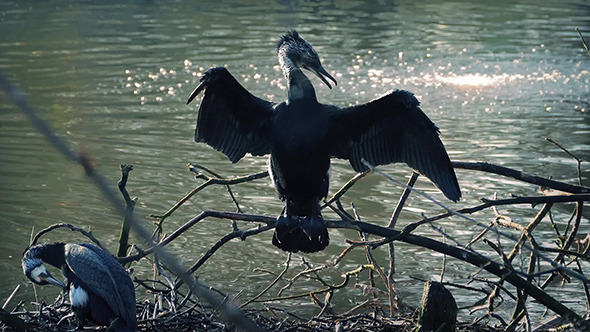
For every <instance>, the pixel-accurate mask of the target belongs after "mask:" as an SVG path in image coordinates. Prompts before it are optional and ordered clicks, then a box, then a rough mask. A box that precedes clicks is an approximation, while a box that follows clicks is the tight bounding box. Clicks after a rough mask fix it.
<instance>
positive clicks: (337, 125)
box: [188, 31, 461, 252]
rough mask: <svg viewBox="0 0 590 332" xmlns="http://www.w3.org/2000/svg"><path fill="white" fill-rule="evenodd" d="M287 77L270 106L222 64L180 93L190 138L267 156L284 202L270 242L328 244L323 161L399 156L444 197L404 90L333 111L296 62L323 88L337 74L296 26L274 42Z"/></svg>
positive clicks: (238, 153)
mask: <svg viewBox="0 0 590 332" xmlns="http://www.w3.org/2000/svg"><path fill="white" fill-rule="evenodd" d="M277 54H278V57H279V64H280V66H281V69H282V71H283V74H284V75H285V78H286V79H287V81H288V99H287V101H286V102H283V103H279V104H275V103H272V102H269V101H266V100H263V99H260V98H258V97H255V96H254V95H252V94H251V93H250V92H248V91H247V90H246V89H245V88H244V87H243V86H242V85H240V83H239V82H238V81H236V79H235V78H234V77H233V76H232V75H231V74H230V73H229V71H227V69H225V68H220V67H218V68H211V69H209V70H208V71H207V72H205V73H204V75H203V77H202V78H201V82H200V84H199V85H198V86H197V88H196V89H195V90H194V91H193V92H192V94H191V95H190V97H189V100H188V103H190V102H191V101H192V100H193V99H194V98H195V97H196V96H197V95H198V94H199V93H200V92H201V91H204V97H203V100H202V101H201V105H200V107H199V115H198V119H197V128H196V132H195V140H196V141H197V142H204V143H207V144H209V145H210V146H212V147H213V148H214V149H216V150H218V151H221V152H223V153H224V154H225V155H226V156H227V157H228V158H229V159H230V160H231V161H232V162H237V161H238V160H240V159H241V158H242V157H243V156H244V155H245V154H246V153H250V154H252V155H254V156H262V155H266V154H270V165H269V166H270V167H269V171H270V175H271V178H272V179H273V183H274V185H275V187H276V189H277V192H278V193H279V197H280V198H281V199H283V200H284V201H285V213H284V214H283V215H282V216H280V217H279V218H278V219H277V224H276V229H275V235H274V237H273V244H275V245H276V246H278V247H279V248H281V249H283V250H287V251H291V252H297V251H303V252H315V251H319V250H322V249H324V248H325V247H326V246H327V245H328V243H329V237H328V232H327V229H326V227H325V225H324V223H323V219H322V217H321V213H320V211H319V202H320V200H321V199H323V198H325V197H326V195H327V193H328V183H329V174H328V173H329V168H330V158H331V157H335V158H341V159H347V160H349V161H350V164H351V165H352V167H353V169H354V170H356V171H359V172H360V171H364V170H366V169H367V167H366V166H365V165H364V164H363V163H362V162H361V161H362V160H363V159H364V160H366V161H367V162H369V163H370V164H372V165H384V164H389V163H395V162H405V163H406V164H408V165H409V166H410V167H412V168H413V169H415V170H417V171H419V172H420V173H421V174H423V175H425V176H426V177H428V178H429V179H431V180H432V181H433V182H434V183H435V184H436V185H437V186H438V187H439V188H440V189H441V190H442V192H443V193H444V194H445V196H447V197H448V198H449V199H451V200H453V201H457V200H458V199H459V198H460V197H461V192H460V189H459V184H458V182H457V178H456V176H455V172H454V170H453V168H452V166H451V162H450V159H449V157H448V155H447V152H446V150H445V148H444V146H443V144H442V142H441V140H440V138H439V136H438V134H439V131H438V128H437V127H436V126H435V125H434V123H432V121H430V119H429V118H428V117H427V116H426V115H425V114H424V112H422V110H421V109H420V107H419V102H418V100H417V99H416V98H415V97H414V95H413V94H412V93H410V92H408V91H404V90H395V91H392V92H390V93H388V94H387V95H385V96H383V97H380V98H377V99H375V100H373V101H370V102H368V103H366V104H362V105H357V106H352V107H345V108H339V107H337V106H333V105H324V104H320V103H319V102H318V101H317V98H316V94H315V90H314V88H313V86H312V84H311V82H310V81H309V79H308V78H307V77H306V76H305V75H304V74H303V72H302V70H301V68H303V69H307V70H309V71H311V72H313V73H314V74H316V75H317V76H318V77H319V78H320V79H321V80H322V81H323V82H324V83H325V84H326V85H328V87H330V88H331V85H330V84H329V82H328V79H329V80H331V81H333V83H334V84H336V80H335V79H334V78H333V77H332V76H331V75H330V74H329V73H328V72H327V71H326V70H325V69H324V68H323V67H322V65H321V63H320V60H319V56H318V55H317V53H316V51H315V50H314V49H313V47H312V46H311V45H310V44H309V43H308V42H307V41H305V40H304V39H303V38H301V36H300V35H299V34H298V33H297V32H296V31H292V32H289V33H287V34H285V35H283V36H282V37H281V38H280V40H279V41H278V43H277Z"/></svg>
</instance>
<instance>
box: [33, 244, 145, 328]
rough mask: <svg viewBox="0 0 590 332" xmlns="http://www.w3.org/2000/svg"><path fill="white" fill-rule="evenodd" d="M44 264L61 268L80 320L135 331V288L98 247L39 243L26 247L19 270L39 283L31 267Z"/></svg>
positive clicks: (126, 275)
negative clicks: (21, 268)
mask: <svg viewBox="0 0 590 332" xmlns="http://www.w3.org/2000/svg"><path fill="white" fill-rule="evenodd" d="M43 263H47V264H50V265H53V266H55V267H57V268H60V269H61V270H62V273H63V274H64V276H65V277H66V279H67V280H68V285H69V292H70V301H71V302H72V303H71V304H72V311H74V313H76V315H77V316H78V317H79V318H80V320H81V321H85V320H90V321H91V322H93V323H95V324H98V325H110V324H111V322H112V321H113V320H115V319H117V322H116V323H115V325H114V331H119V332H123V331H135V330H136V329H137V318H136V312H135V290H134V287H133V282H132V281H131V278H130V277H129V274H128V273H127V271H126V270H125V269H124V268H123V267H122V266H121V265H120V264H119V263H118V262H117V260H116V259H115V258H114V257H112V256H111V255H109V254H108V253H106V252H105V251H103V250H102V249H100V248H98V247H96V246H94V245H92V244H88V243H83V244H73V243H54V244H42V245H37V246H34V247H31V248H29V249H28V250H27V251H26V252H25V255H24V257H23V270H24V271H25V274H26V275H27V277H29V279H30V280H31V281H33V282H35V283H39V284H43V283H42V282H39V280H38V278H36V277H35V275H36V273H35V272H33V271H34V270H35V269H40V268H41V269H43V270H44V269H45V268H44V267H43V266H42V264H43Z"/></svg>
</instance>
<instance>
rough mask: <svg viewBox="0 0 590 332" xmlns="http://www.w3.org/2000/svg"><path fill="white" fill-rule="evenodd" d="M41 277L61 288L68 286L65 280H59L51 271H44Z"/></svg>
mask: <svg viewBox="0 0 590 332" xmlns="http://www.w3.org/2000/svg"><path fill="white" fill-rule="evenodd" d="M39 279H41V280H42V281H45V282H47V283H49V284H52V285H55V286H58V287H59V288H61V289H64V288H66V285H64V283H63V282H61V281H59V280H57V279H56V278H55V277H54V276H52V275H51V273H49V272H43V273H41V274H39Z"/></svg>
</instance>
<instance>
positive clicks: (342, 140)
mask: <svg viewBox="0 0 590 332" xmlns="http://www.w3.org/2000/svg"><path fill="white" fill-rule="evenodd" d="M330 123H331V125H330V126H331V127H330V139H331V141H330V154H331V156H332V157H336V158H342V159H348V160H349V161H350V164H351V165H352V168H354V170H355V171H357V172H362V171H364V170H366V169H367V167H366V166H365V165H364V164H363V163H362V159H365V160H367V161H368V162H369V163H371V164H373V165H375V166H377V165H385V164H389V163H396V162H404V163H406V164H408V166H410V167H412V168H413V169H415V170H416V171H418V172H420V173H421V174H423V175H425V176H426V177H428V178H429V179H430V180H431V181H432V182H434V184H435V185H436V186H437V187H439V188H440V190H441V191H442V192H443V193H444V194H445V196H447V197H448V198H449V199H451V200H453V201H457V200H459V198H460V197H461V191H460V189H459V183H458V182H457V177H456V175H455V171H454V170H453V167H452V166H451V161H450V159H449V156H448V154H447V152H446V150H445V147H444V145H443V144H442V141H441V140H440V138H439V131H438V128H437V127H436V125H435V124H434V123H433V122H432V121H430V119H429V118H428V117H427V116H426V114H424V112H422V110H421V109H420V107H419V102H418V100H417V99H416V98H415V97H414V95H413V94H412V93H410V92H408V91H404V90H395V91H392V92H390V93H389V94H387V95H385V96H383V97H380V98H377V99H375V100H373V101H371V102H369V103H366V104H362V105H356V106H352V107H347V108H343V109H338V108H336V107H334V108H333V109H330Z"/></svg>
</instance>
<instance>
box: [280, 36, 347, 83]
mask: <svg viewBox="0 0 590 332" xmlns="http://www.w3.org/2000/svg"><path fill="white" fill-rule="evenodd" d="M277 53H278V55H279V58H286V59H289V60H290V61H291V62H292V63H293V64H294V65H295V66H297V67H299V68H303V69H307V70H309V71H311V72H312V73H314V74H316V75H317V76H318V77H319V78H320V79H321V80H322V82H324V83H325V84H326V85H327V86H328V87H329V88H330V89H331V88H332V86H331V85H330V83H329V82H328V79H330V80H331V81H332V82H334V85H337V84H338V83H337V82H336V79H335V78H334V77H332V75H330V74H329V73H328V72H327V71H326V70H325V69H324V67H323V66H322V63H321V62H320V57H319V56H318V53H317V52H316V51H315V50H314V49H313V47H312V46H311V44H310V43H308V42H307V41H306V40H305V39H303V38H301V36H300V35H299V33H297V31H295V30H293V31H290V32H288V33H286V34H284V35H283V36H281V38H280V39H279V42H278V43H277Z"/></svg>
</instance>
